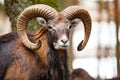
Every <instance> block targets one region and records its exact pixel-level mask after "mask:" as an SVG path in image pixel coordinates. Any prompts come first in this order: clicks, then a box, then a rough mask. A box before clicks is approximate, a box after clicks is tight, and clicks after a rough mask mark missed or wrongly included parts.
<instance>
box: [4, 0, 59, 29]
mask: <svg viewBox="0 0 120 80" xmlns="http://www.w3.org/2000/svg"><path fill="white" fill-rule="evenodd" d="M4 3H5V11H6V13H7V15H8V16H9V18H10V21H11V27H12V30H13V31H16V22H17V17H18V16H19V14H20V13H21V12H22V11H23V10H24V9H25V8H26V7H28V6H30V5H33V4H46V5H49V6H52V7H53V8H55V9H57V10H59V8H58V4H57V0H4ZM38 28H39V24H38V23H37V21H36V19H33V20H31V21H30V22H29V24H28V29H29V30H37V29H38Z"/></svg>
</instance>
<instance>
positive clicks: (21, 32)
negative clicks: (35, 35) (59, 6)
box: [17, 4, 57, 49]
mask: <svg viewBox="0 0 120 80" xmlns="http://www.w3.org/2000/svg"><path fill="white" fill-rule="evenodd" d="M56 15H57V11H56V10H55V9H53V8H52V7H49V6H47V5H44V4H36V5H32V6H30V7H28V8H26V9H25V10H24V11H23V12H22V13H21V14H20V15H19V17H18V20H17V32H18V36H19V38H20V40H21V41H22V43H23V44H24V45H25V46H26V47H27V48H29V49H38V48H40V46H41V42H40V41H38V42H37V43H33V42H31V41H30V40H29V39H28V36H27V33H26V27H27V24H28V22H29V21H30V20H31V19H33V18H35V17H43V18H44V19H45V20H46V21H47V20H50V19H54V18H55V17H56Z"/></svg>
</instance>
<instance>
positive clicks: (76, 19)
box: [71, 18, 81, 27]
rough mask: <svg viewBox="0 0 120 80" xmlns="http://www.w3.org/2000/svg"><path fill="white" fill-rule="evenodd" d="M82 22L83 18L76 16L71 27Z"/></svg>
mask: <svg viewBox="0 0 120 80" xmlns="http://www.w3.org/2000/svg"><path fill="white" fill-rule="evenodd" d="M80 22H81V19H78V18H75V19H73V20H72V21H71V27H76V26H77V25H78V24H79V23H80Z"/></svg>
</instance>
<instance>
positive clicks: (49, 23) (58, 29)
mask: <svg viewBox="0 0 120 80" xmlns="http://www.w3.org/2000/svg"><path fill="white" fill-rule="evenodd" d="M35 17H40V18H38V21H39V23H42V24H43V25H44V26H45V27H46V29H47V31H48V35H50V36H51V37H50V39H51V40H52V43H53V46H54V48H56V49H59V48H61V49H66V47H68V46H69V31H70V29H71V28H72V27H75V26H77V24H78V23H79V22H80V20H81V21H82V22H83V24H84V29H85V37H84V39H83V41H82V42H81V43H80V44H79V45H78V50H79V51H80V50H82V49H83V48H84V47H85V46H86V43H87V42H88V39H89V36H90V32H91V18H90V15H89V13H88V12H87V11H86V10H84V9H81V8H80V7H79V6H70V7H68V8H66V9H64V10H63V11H61V12H57V11H56V10H55V9H53V8H51V7H49V6H47V5H43V4H37V5H33V6H30V7H28V8H27V9H25V10H24V11H23V12H22V13H21V14H20V16H19V18H18V22H17V31H18V35H19V37H20V39H21V41H22V43H23V44H24V45H25V46H26V47H28V48H29V49H38V48H40V45H41V43H40V41H39V40H38V43H33V42H31V41H30V40H29V39H28V37H27V34H26V26H27V24H28V21H29V20H31V19H32V18H35Z"/></svg>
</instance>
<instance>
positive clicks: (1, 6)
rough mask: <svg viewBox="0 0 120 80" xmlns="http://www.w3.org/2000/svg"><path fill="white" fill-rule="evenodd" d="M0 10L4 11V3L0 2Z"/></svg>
mask: <svg viewBox="0 0 120 80" xmlns="http://www.w3.org/2000/svg"><path fill="white" fill-rule="evenodd" d="M0 12H3V13H4V5H3V4H1V3H0Z"/></svg>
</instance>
